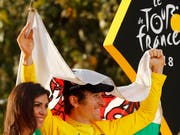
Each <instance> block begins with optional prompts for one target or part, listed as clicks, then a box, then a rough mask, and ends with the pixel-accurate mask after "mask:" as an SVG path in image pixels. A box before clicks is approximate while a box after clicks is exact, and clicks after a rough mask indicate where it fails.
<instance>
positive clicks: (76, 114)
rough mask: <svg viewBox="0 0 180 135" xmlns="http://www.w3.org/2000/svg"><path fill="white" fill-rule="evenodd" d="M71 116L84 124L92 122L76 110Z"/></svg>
mask: <svg viewBox="0 0 180 135" xmlns="http://www.w3.org/2000/svg"><path fill="white" fill-rule="evenodd" d="M69 117H70V118H71V119H73V120H75V121H77V122H79V123H82V124H91V121H89V120H88V119H87V118H86V117H83V116H82V115H80V114H79V113H77V112H75V111H74V112H72V113H70V114H69Z"/></svg>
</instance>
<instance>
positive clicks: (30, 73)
mask: <svg viewBox="0 0 180 135" xmlns="http://www.w3.org/2000/svg"><path fill="white" fill-rule="evenodd" d="M29 29H30V25H29V24H28V23H27V24H26V26H25V27H24V28H23V29H22V31H21V32H20V34H19V36H18V38H17V42H18V45H19V48H20V49H21V52H22V54H23V65H22V81H23V82H29V81H31V82H36V75H35V67H34V64H33V59H32V51H33V48H34V42H33V30H30V33H29V34H28V35H27V31H29Z"/></svg>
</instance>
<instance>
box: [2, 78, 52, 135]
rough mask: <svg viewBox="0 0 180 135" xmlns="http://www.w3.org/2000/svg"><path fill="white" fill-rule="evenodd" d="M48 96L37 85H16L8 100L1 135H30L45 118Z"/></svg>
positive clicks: (29, 83)
mask: <svg viewBox="0 0 180 135" xmlns="http://www.w3.org/2000/svg"><path fill="white" fill-rule="evenodd" d="M48 96H49V91H48V90H46V89H44V88H43V87H42V86H41V85H40V84H38V83H33V82H26V83H21V84H19V85H17V86H16V87H15V88H14V89H13V90H12V92H11V93H10V95H9V98H8V103H7V109H6V117H5V121H4V133H3V135H32V134H33V133H34V132H35V130H36V129H37V128H40V127H41V126H42V124H43V122H44V119H45V117H46V116H47V107H48V103H49V101H48Z"/></svg>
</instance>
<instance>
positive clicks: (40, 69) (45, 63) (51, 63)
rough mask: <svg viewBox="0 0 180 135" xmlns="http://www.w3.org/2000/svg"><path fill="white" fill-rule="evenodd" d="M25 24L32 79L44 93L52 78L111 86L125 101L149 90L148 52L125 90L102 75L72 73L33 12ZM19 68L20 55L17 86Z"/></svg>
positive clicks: (20, 64) (140, 96)
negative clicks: (30, 44) (29, 40)
mask: <svg viewBox="0 0 180 135" xmlns="http://www.w3.org/2000/svg"><path fill="white" fill-rule="evenodd" d="M28 21H29V22H30V24H31V29H33V39H34V49H33V53H32V57H33V60H34V64H35V66H36V78H37V81H38V82H39V83H41V84H42V85H43V86H44V87H46V88H47V89H49V80H50V79H51V78H52V77H59V78H61V79H64V80H69V81H72V82H74V83H77V84H81V85H83V84H86V83H90V84H98V83H106V84H112V85H114V86H115V87H114V90H113V92H112V94H114V95H116V96H118V97H120V98H121V99H126V100H128V101H133V102H136V101H141V100H143V99H145V98H146V96H147V95H148V93H149V90H150V86H151V70H150V68H149V60H150V56H149V52H148V51H147V52H146V53H145V54H144V55H143V57H142V58H141V60H140V63H139V66H138V72H137V77H136V81H135V82H133V83H132V84H130V85H128V86H121V87H116V85H115V84H114V82H113V80H112V79H111V78H109V77H108V76H106V75H103V74H100V73H97V72H95V71H91V70H87V69H73V71H72V70H71V69H70V67H69V66H68V65H67V64H66V62H65V61H64V59H63V58H62V56H61V55H60V53H59V52H58V50H57V48H56V47H55V45H54V43H53V41H52V40H51V38H50V36H49V34H48V32H47V30H46V28H45V26H44V24H43V22H42V20H41V18H40V16H39V14H38V13H37V12H36V11H35V12H30V14H29V16H28ZM28 33H29V32H27V34H28ZM21 67H22V54H21V56H20V62H19V68H18V74H17V84H18V83H20V82H21ZM73 72H74V73H73ZM57 94H58V93H57ZM56 100H57V101H55V104H56V103H57V102H58V99H56ZM53 107H54V103H50V109H51V108H53Z"/></svg>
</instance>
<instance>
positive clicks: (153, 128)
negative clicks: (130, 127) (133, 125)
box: [134, 123, 160, 135]
mask: <svg viewBox="0 0 180 135" xmlns="http://www.w3.org/2000/svg"><path fill="white" fill-rule="evenodd" d="M159 133H160V124H157V123H151V124H149V125H148V126H147V127H145V128H143V129H142V130H140V131H138V132H137V133H136V134H134V135H159Z"/></svg>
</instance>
